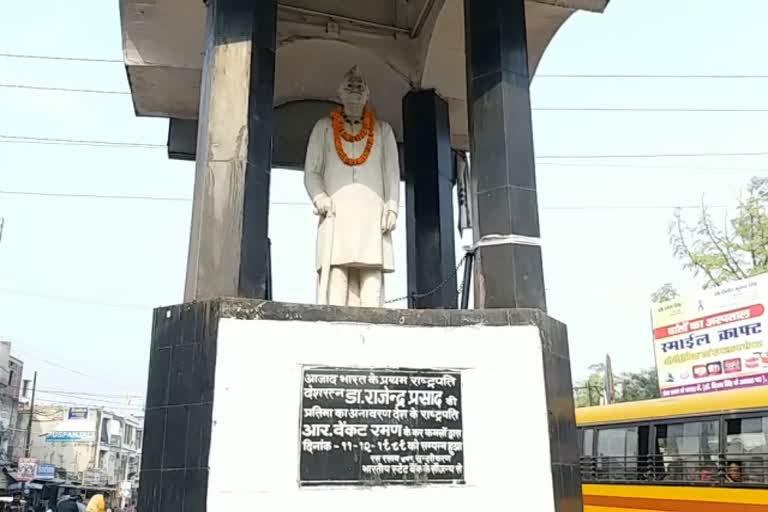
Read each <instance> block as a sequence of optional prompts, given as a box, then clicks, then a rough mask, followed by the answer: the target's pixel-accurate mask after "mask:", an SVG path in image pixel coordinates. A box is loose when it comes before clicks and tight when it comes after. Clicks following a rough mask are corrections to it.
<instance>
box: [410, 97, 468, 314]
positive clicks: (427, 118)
mask: <svg viewBox="0 0 768 512" xmlns="http://www.w3.org/2000/svg"><path fill="white" fill-rule="evenodd" d="M403 131H404V137H403V140H404V168H405V196H406V197H405V200H406V212H405V214H406V218H407V222H406V224H407V230H408V233H407V238H408V294H409V296H410V295H413V294H418V293H426V292H429V291H431V290H433V289H434V288H435V287H436V286H438V285H440V284H441V283H443V282H444V281H446V280H447V281H448V282H447V283H445V285H444V286H443V287H442V288H441V289H440V290H438V291H436V292H435V293H433V294H431V295H429V296H426V297H422V298H414V297H411V298H410V299H409V301H408V306H409V307H410V308H415V309H436V308H453V309H455V308H456V307H457V301H458V299H457V291H456V253H455V243H454V237H453V230H454V225H453V194H452V192H453V183H454V177H453V174H454V172H453V157H452V154H451V139H450V136H451V130H450V124H449V121H448V103H446V101H445V100H443V99H442V98H440V97H439V96H438V95H437V94H435V91H433V90H424V91H412V92H410V93H408V94H407V95H406V96H405V98H404V99H403Z"/></svg>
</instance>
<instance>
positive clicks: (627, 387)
mask: <svg viewBox="0 0 768 512" xmlns="http://www.w3.org/2000/svg"><path fill="white" fill-rule="evenodd" d="M589 370H590V372H591V373H590V374H589V376H588V377H587V378H586V379H582V380H580V381H578V382H577V383H576V386H575V387H574V398H575V400H576V407H590V406H593V405H602V404H603V403H604V402H605V364H603V363H600V364H593V365H592V366H590V367H589ZM614 381H615V382H616V387H617V389H616V393H615V397H614V399H615V401H616V402H617V403H618V402H637V401H639V400H650V399H653V398H658V397H659V381H658V378H657V376H656V370H655V369H654V368H648V369H644V370H640V371H638V372H624V373H621V374H620V375H618V376H616V377H615V378H614Z"/></svg>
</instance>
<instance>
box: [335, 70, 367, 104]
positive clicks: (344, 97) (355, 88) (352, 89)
mask: <svg viewBox="0 0 768 512" xmlns="http://www.w3.org/2000/svg"><path fill="white" fill-rule="evenodd" d="M368 96H369V90H368V84H367V83H366V81H365V77H364V76H363V74H362V73H361V72H360V68H359V67H357V66H353V67H352V69H350V70H349V71H347V74H346V75H344V79H343V80H342V81H341V84H340V85H339V99H341V102H342V103H343V104H344V108H345V109H347V110H362V109H363V107H365V105H366V103H368Z"/></svg>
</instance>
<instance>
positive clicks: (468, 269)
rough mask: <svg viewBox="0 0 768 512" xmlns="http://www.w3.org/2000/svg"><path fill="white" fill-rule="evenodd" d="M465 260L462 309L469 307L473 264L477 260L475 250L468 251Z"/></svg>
mask: <svg viewBox="0 0 768 512" xmlns="http://www.w3.org/2000/svg"><path fill="white" fill-rule="evenodd" d="M465 258H466V260H465V261H464V278H463V280H462V284H461V309H469V286H470V285H471V284H472V265H473V263H474V261H475V253H474V251H470V252H467V255H466V256H465Z"/></svg>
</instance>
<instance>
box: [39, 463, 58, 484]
mask: <svg viewBox="0 0 768 512" xmlns="http://www.w3.org/2000/svg"><path fill="white" fill-rule="evenodd" d="M54 478H56V466H54V465H53V464H37V467H36V468H35V480H53V479H54Z"/></svg>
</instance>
